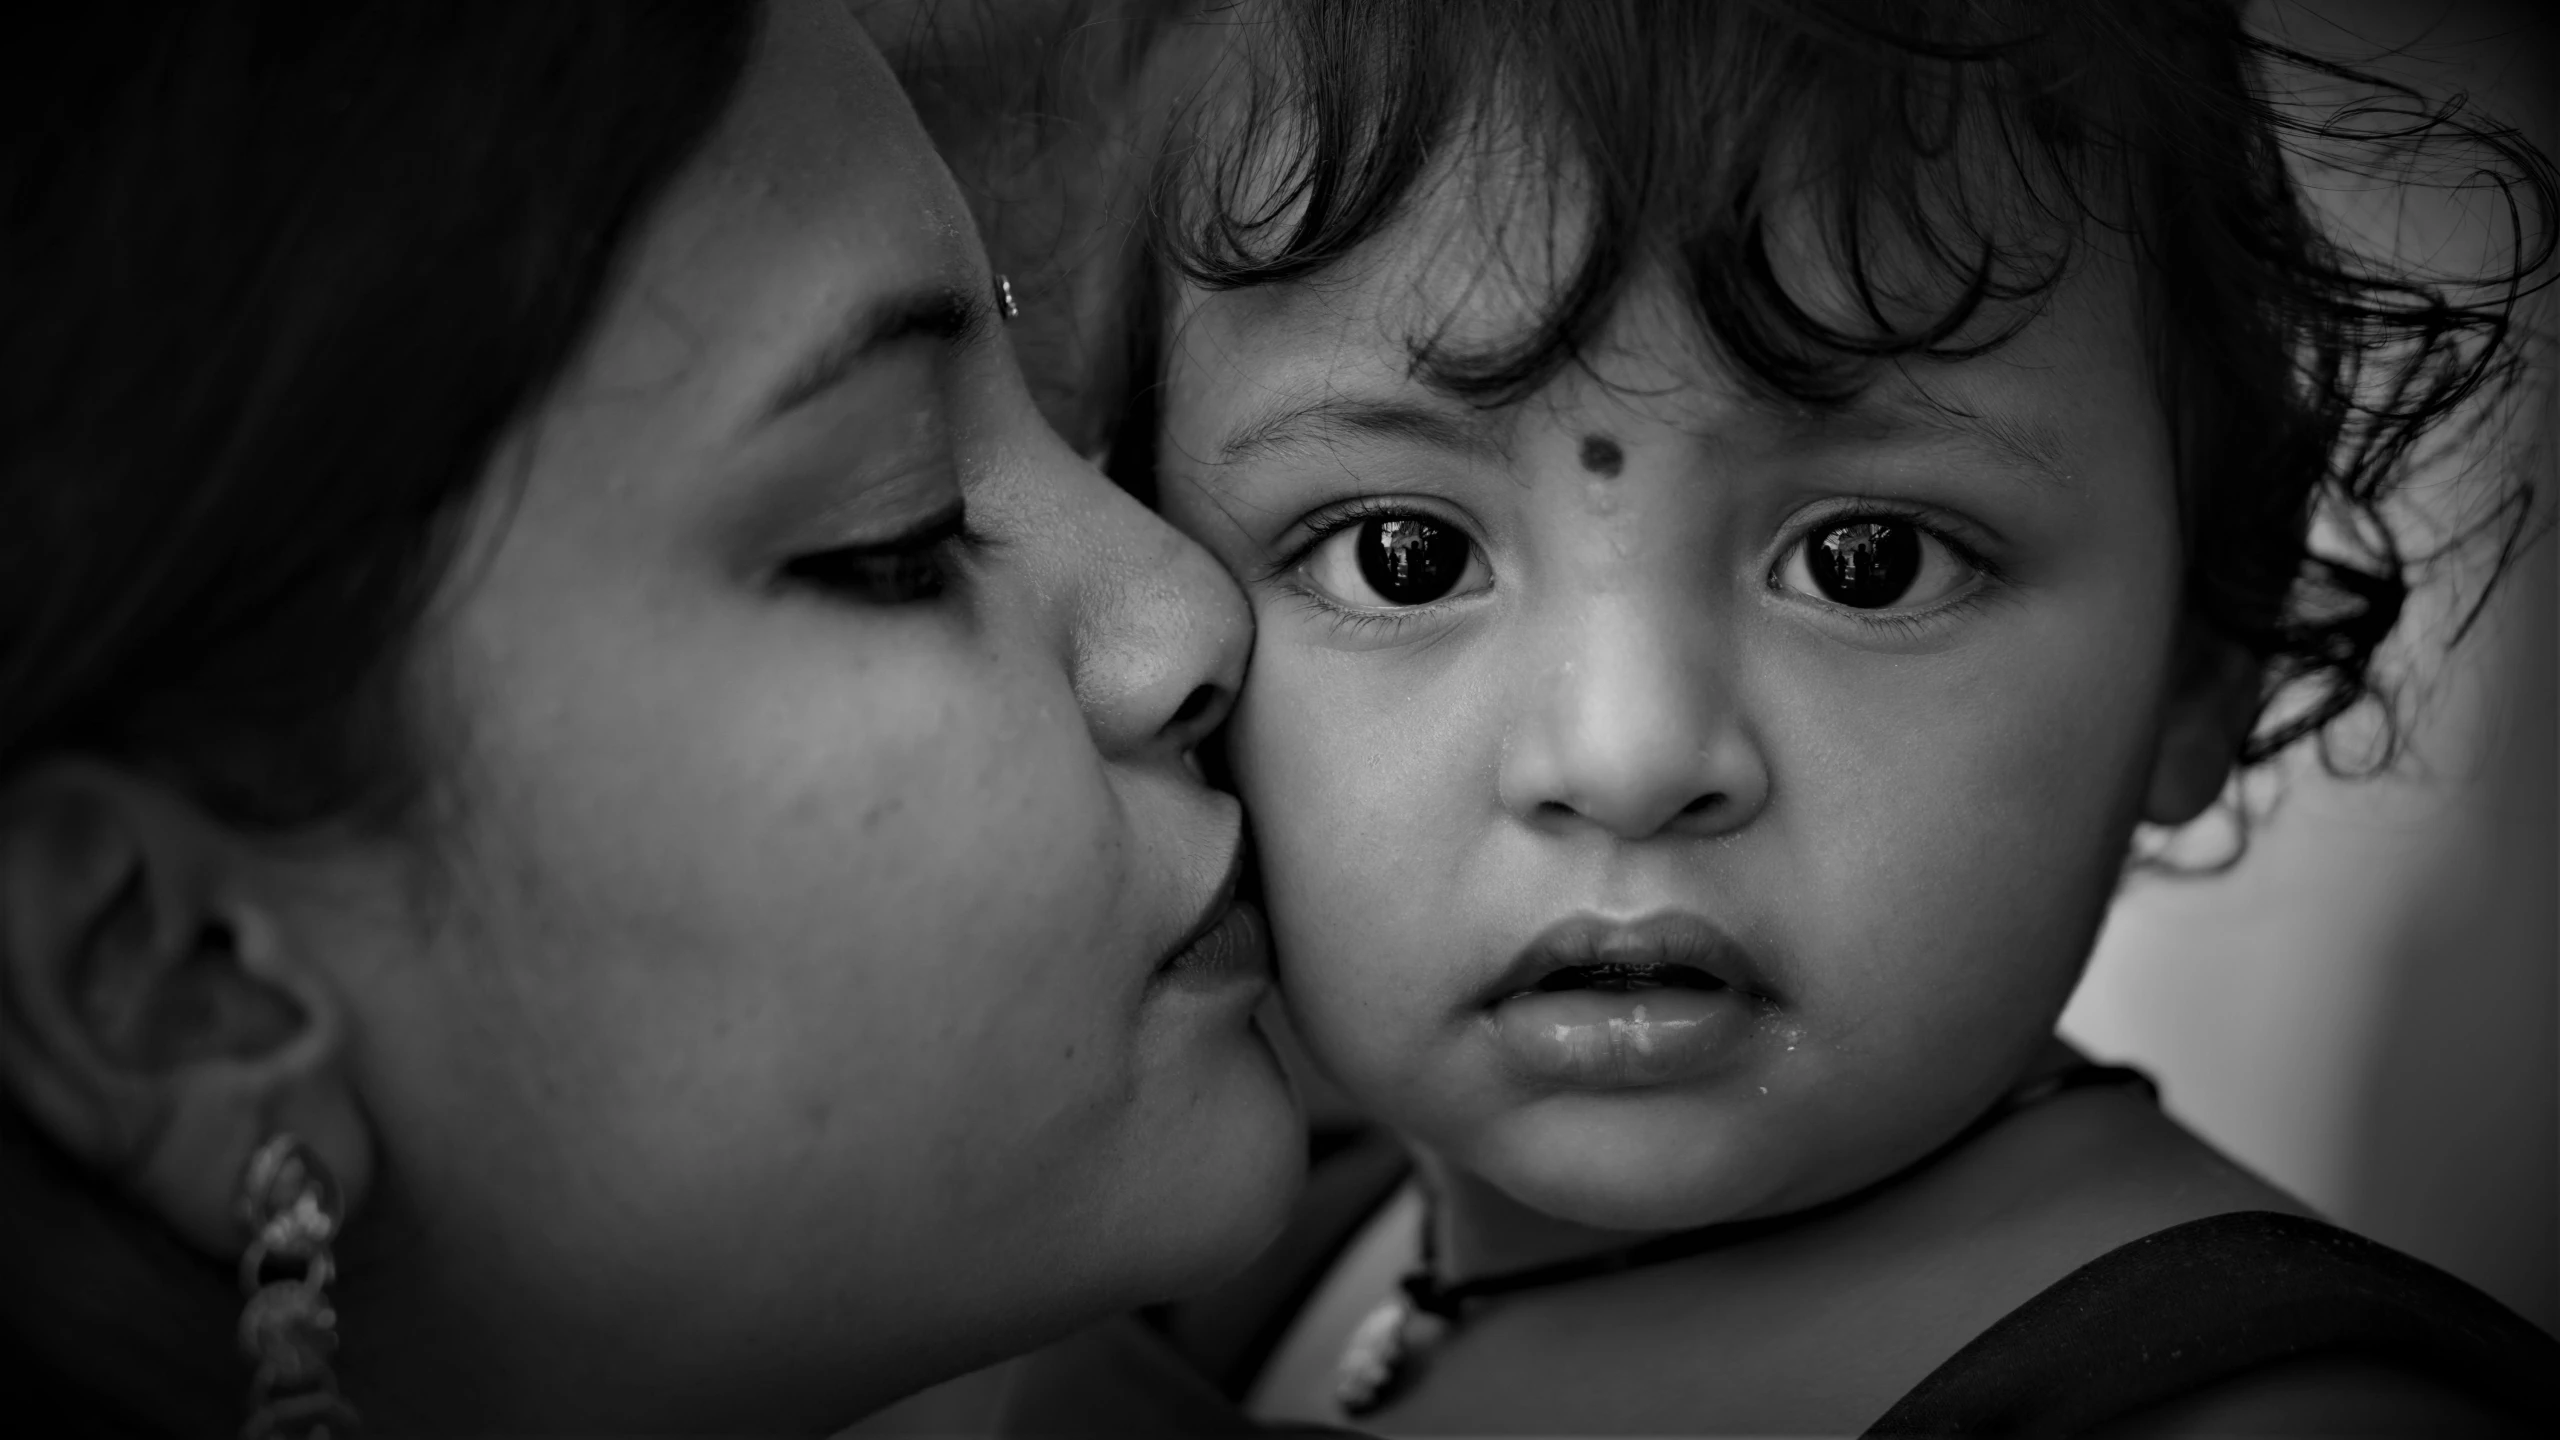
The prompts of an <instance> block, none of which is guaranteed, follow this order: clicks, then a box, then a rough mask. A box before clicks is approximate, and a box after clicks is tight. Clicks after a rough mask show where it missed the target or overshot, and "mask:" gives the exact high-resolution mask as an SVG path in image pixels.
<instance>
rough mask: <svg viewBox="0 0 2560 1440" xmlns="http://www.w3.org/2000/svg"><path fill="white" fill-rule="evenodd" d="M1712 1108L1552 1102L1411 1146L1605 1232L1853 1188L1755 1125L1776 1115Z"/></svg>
mask: <svg viewBox="0 0 2560 1440" xmlns="http://www.w3.org/2000/svg"><path fill="white" fill-rule="evenodd" d="M1727 1103H1728V1104H1729V1103H1730V1102H1727ZM1723 1108H1724V1107H1723V1106H1722V1105H1719V1104H1718V1103H1717V1102H1716V1101H1714V1100H1707V1099H1704V1098H1703V1097H1700V1096H1698V1095H1695V1094H1688V1093H1683V1092H1681V1091H1679V1090H1673V1089H1665V1090H1661V1091H1652V1092H1643V1093H1634V1094H1631V1093H1627V1092H1623V1091H1622V1092H1616V1093H1610V1094H1599V1095H1591V1094H1564V1095H1553V1096H1547V1097H1544V1098H1541V1099H1538V1100H1535V1101H1531V1102H1529V1103H1527V1104H1523V1105H1520V1106H1517V1107H1514V1108H1512V1109H1510V1110H1507V1111H1505V1112H1503V1113H1502V1114H1500V1115H1498V1116H1494V1117H1490V1118H1488V1119H1486V1120H1484V1121H1482V1122H1480V1123H1478V1124H1476V1125H1473V1126H1471V1127H1469V1128H1468V1129H1467V1131H1466V1132H1465V1133H1463V1134H1445V1133H1444V1134H1441V1135H1437V1136H1434V1135H1419V1134H1418V1135H1417V1136H1416V1138H1417V1139H1418V1140H1420V1141H1421V1142H1422V1143H1423V1144H1424V1145H1426V1146H1428V1147H1429V1148H1430V1149H1432V1150H1433V1151H1435V1152H1436V1153H1438V1154H1439V1155H1441V1156H1443V1157H1445V1158H1446V1159H1447V1160H1448V1161H1449V1162H1450V1163H1452V1164H1454V1165H1456V1166H1457V1167H1459V1168H1461V1169H1463V1170H1465V1171H1467V1172H1469V1173H1471V1174H1473V1175H1474V1176H1475V1177H1477V1178H1478V1179H1481V1180H1482V1181H1484V1182H1485V1183H1487V1184H1489V1185H1491V1186H1493V1187H1494V1188H1495V1189H1497V1190H1500V1191H1501V1192H1502V1193H1504V1194H1505V1195H1507V1196H1509V1197H1510V1198H1511V1199H1512V1200H1514V1201H1516V1202H1518V1203H1519V1204H1521V1205H1524V1206H1526V1207H1528V1208H1529V1209H1531V1210H1535V1211H1538V1212H1540V1213H1541V1214H1545V1215H1548V1216H1552V1217H1553V1218H1555V1219H1558V1220H1563V1221H1567V1222H1570V1223H1572V1224H1575V1225H1585V1226H1590V1227H1593V1228H1597V1229H1605V1230H1646V1231H1658V1230H1686V1229H1691V1228H1694V1227H1696V1226H1700V1225H1712V1224H1717V1223H1720V1222H1723V1221H1727V1220H1742V1219H1749V1218H1753V1217H1756V1216H1761V1215H1771V1214H1783V1213H1785V1212H1787V1211H1790V1210H1796V1209H1801V1208H1803V1207H1804V1206H1807V1205H1812V1204H1818V1203H1820V1202H1821V1201H1823V1200H1826V1199H1829V1198H1831V1197H1832V1196H1833V1195H1834V1194H1842V1193H1846V1192H1847V1191H1849V1190H1851V1189H1854V1188H1856V1187H1857V1184H1858V1183H1859V1181H1858V1179H1857V1177H1852V1176H1833V1175H1829V1174H1827V1173H1825V1172H1826V1171H1827V1170H1828V1169H1829V1168H1830V1167H1829V1166H1826V1165H1824V1164H1822V1163H1821V1162H1820V1161H1819V1160H1818V1159H1817V1158H1816V1157H1813V1156H1809V1155H1806V1154H1804V1153H1802V1151H1801V1149H1800V1147H1799V1146H1798V1145H1797V1144H1794V1143H1791V1142H1790V1140H1789V1137H1787V1136H1786V1135H1785V1134H1784V1133H1783V1128H1782V1127H1780V1126H1773V1125H1770V1124H1767V1123H1766V1120H1767V1119H1774V1118H1776V1117H1774V1116H1772V1117H1761V1116H1756V1115H1748V1114H1745V1115H1735V1114H1732V1113H1730V1112H1729V1111H1727V1112H1726V1113H1721V1114H1719V1113H1716V1112H1717V1111H1719V1110H1722V1109H1723Z"/></svg>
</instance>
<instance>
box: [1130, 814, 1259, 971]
mask: <svg viewBox="0 0 2560 1440" xmlns="http://www.w3.org/2000/svg"><path fill="white" fill-rule="evenodd" d="M1244 863H1245V855H1244V839H1243V837H1242V836H1241V835H1239V836H1238V837H1237V839H1236V844H1235V848H1234V849H1233V850H1231V851H1230V852H1228V855H1227V871H1226V873H1225V874H1224V875H1222V876H1220V877H1219V878H1218V888H1217V889H1216V890H1214V891H1211V892H1210V895H1209V900H1208V903H1207V904H1205V905H1202V906H1201V907H1200V913H1199V914H1198V916H1196V917H1195V918H1194V919H1193V920H1192V922H1191V924H1190V926H1189V927H1188V928H1186V929H1185V930H1184V931H1183V932H1182V938H1181V939H1179V940H1176V941H1175V942H1173V945H1172V947H1171V948H1170V949H1168V950H1166V951H1165V954H1164V958H1163V959H1161V960H1158V961H1157V962H1156V964H1155V969H1154V970H1153V971H1152V972H1151V973H1153V974H1157V975H1161V974H1163V973H1164V972H1165V971H1167V970H1170V969H1172V968H1173V967H1174V965H1175V964H1176V963H1177V962H1179V961H1181V960H1182V959H1183V957H1185V956H1187V955H1189V954H1190V953H1191V951H1192V949H1193V948H1194V947H1196V946H1198V945H1199V944H1200V943H1201V942H1202V941H1203V940H1204V939H1206V938H1207V937H1208V935H1209V933H1210V932H1211V931H1213V930H1216V929H1217V928H1218V927H1219V926H1221V925H1223V924H1225V923H1226V922H1227V920H1228V917H1229V915H1230V913H1231V912H1232V911H1234V909H1235V908H1236V887H1237V886H1238V885H1240V884H1242V883H1243V882H1244ZM1266 948H1267V947H1266Z"/></svg>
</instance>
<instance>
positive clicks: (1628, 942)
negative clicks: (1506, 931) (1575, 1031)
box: [1483, 910, 1765, 1006]
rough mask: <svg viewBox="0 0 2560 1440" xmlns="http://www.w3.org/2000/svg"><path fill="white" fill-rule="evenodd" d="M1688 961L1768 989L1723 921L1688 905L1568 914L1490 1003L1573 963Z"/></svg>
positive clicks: (1496, 987)
mask: <svg viewBox="0 0 2560 1440" xmlns="http://www.w3.org/2000/svg"><path fill="white" fill-rule="evenodd" d="M1592 965H1686V966H1690V967H1692V968H1694V969H1698V970H1703V971H1705V972H1706V973H1707V974H1708V975H1710V976H1712V977H1713V978H1714V979H1715V980H1716V981H1718V982H1719V983H1721V984H1723V985H1724V986H1725V987H1727V988H1728V989H1732V990H1736V991H1740V992H1742V993H1744V994H1746V995H1752V996H1755V997H1756V996H1760V995H1762V994H1764V993H1765V991H1764V989H1763V985H1762V977H1761V973H1760V966H1759V964H1758V962H1757V961H1755V960H1754V959H1753V958H1752V955H1751V952H1750V951H1748V950H1746V949H1744V948H1743V946H1742V944H1741V942H1740V941H1737V940H1735V939H1734V938H1733V937H1732V936H1731V935H1729V934H1727V933H1725V930H1724V928H1723V927H1722V926H1720V925H1717V924H1716V923H1715V922H1714V921H1712V920H1709V919H1708V918H1706V917H1705V916H1703V915H1698V914H1694V913H1692V912H1690V911H1686V910H1656V911H1653V912H1652V913H1650V914H1646V915H1639V916H1636V917H1634V918H1632V919H1613V918H1611V917H1609V916H1606V915H1597V914H1581V915H1572V916H1567V917H1566V918H1564V919H1562V920H1559V921H1557V922H1556V923H1555V924H1553V925H1550V926H1548V927H1547V928H1546V929H1544V930H1542V931H1540V932H1539V933H1538V936H1537V938H1536V939H1534V940H1531V941H1530V942H1529V943H1528V944H1527V945H1524V946H1522V947H1521V949H1520V953H1519V954H1518V955H1517V956H1515V957H1514V958H1513V959H1512V961H1511V964H1510V965H1509V966H1508V967H1506V968H1505V969H1504V970H1503V972H1502V973H1501V975H1499V976H1498V977H1496V978H1495V979H1494V981H1493V983H1492V984H1491V985H1489V986H1487V987H1486V990H1485V994H1484V997H1483V1003H1484V1004H1485V1005H1487V1006H1492V1005H1497V1004H1500V1003H1501V1002H1502V1001H1504V1000H1507V999H1509V998H1510V997H1512V996H1514V995H1517V994H1519V993H1521V992H1522V991H1524V990H1535V989H1537V988H1538V982H1539V980H1541V979H1543V978H1544V977H1546V976H1547V975H1550V974H1552V973H1554V972H1555V971H1557V970H1560V969H1563V968H1565V967H1567V966H1592Z"/></svg>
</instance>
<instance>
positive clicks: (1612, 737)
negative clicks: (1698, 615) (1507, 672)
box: [1499, 596, 1769, 840]
mask: <svg viewBox="0 0 2560 1440" xmlns="http://www.w3.org/2000/svg"><path fill="white" fill-rule="evenodd" d="M1638 600H1639V597H1632V596H1631V597H1624V601H1623V602H1622V603H1620V604H1617V605H1611V606H1606V607H1601V608H1604V609H1606V610H1608V611H1610V612H1615V613H1608V614H1595V615H1591V616H1587V617H1586V623H1584V624H1579V625H1576V626H1574V627H1572V629H1571V631H1570V632H1569V633H1566V634H1562V635H1559V636H1558V637H1557V643H1556V644H1555V646H1554V648H1553V650H1552V652H1551V654H1552V658H1551V659H1549V660H1548V662H1547V663H1545V664H1544V665H1542V666H1539V667H1537V673H1536V678H1534V679H1533V680H1532V681H1531V682H1530V683H1529V684H1528V685H1527V686H1526V687H1524V691H1523V693H1522V697H1521V705H1520V709H1519V713H1518V714H1517V716H1516V718H1515V720H1514V722H1513V725H1512V728H1511V732H1510V734H1509V736H1508V737H1507V743H1506V744H1505V746H1504V750H1503V756H1502V764H1501V770H1500V780H1499V783H1500V787H1501V799H1502V803H1503V805H1504V807H1505V808H1507V809H1508V810H1510V811H1511V812H1512V813H1513V814H1514V815H1517V816H1519V817H1520V818H1521V819H1523V820H1526V821H1529V822H1530V823H1532V824H1537V825H1548V826H1558V825H1561V826H1570V825H1576V824H1583V825H1591V826H1596V827H1598V828H1600V829H1601V830H1604V831H1606V832H1608V833H1609V834H1611V835H1614V836H1616V837H1618V838H1620V839H1623V840H1642V839H1647V838H1649V837H1652V836H1655V835H1661V834H1676V835H1718V834H1727V833H1730V832H1732V831H1734V830H1737V829H1740V828H1741V827H1742V826H1744V825H1747V824H1749V823H1750V821H1751V819H1752V817H1754V816H1756V815H1758V814H1759V813H1760V811H1761V809H1762V807H1764V806H1765V805H1766V804H1767V803H1768V798H1769V770H1768V765H1767V762H1766V758H1765V756H1764V755H1763V754H1762V752H1761V748H1760V746H1759V744H1758V742H1757V740H1756V739H1755V738H1754V736H1753V734H1752V732H1751V728H1750V726H1749V724H1748V723H1747V720H1746V717H1745V716H1744V714H1743V713H1742V710H1741V707H1740V706H1739V705H1738V704H1737V703H1736V693H1735V692H1736V688H1737V687H1736V685H1735V682H1734V677H1732V676H1731V675H1729V674H1728V673H1726V671H1725V668H1724V667H1723V666H1722V665H1721V664H1720V663H1719V662H1718V659H1717V657H1715V656H1712V655H1706V654H1700V653H1697V639H1698V637H1696V636H1694V635H1692V636H1687V637H1681V636H1675V635H1673V634H1672V633H1670V631H1671V629H1672V628H1673V627H1667V626H1664V625H1661V624H1653V623H1645V620H1644V618H1643V617H1642V616H1640V615H1636V614H1631V613H1624V612H1627V611H1631V610H1633V609H1635V608H1636V603H1635V602H1637V601H1638ZM1684 641H1685V643H1684Z"/></svg>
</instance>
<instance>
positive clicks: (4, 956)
mask: <svg viewBox="0 0 2560 1440" xmlns="http://www.w3.org/2000/svg"><path fill="white" fill-rule="evenodd" d="M279 883H283V882H282V881H281V880H280V878H279V871H278V870H277V868H276V867H274V866H273V865H272V864H271V863H262V861H261V857H260V855H259V852H258V850H257V848H256V847H255V846H254V845H253V844H252V843H251V841H250V839H249V837H247V836H244V835H241V834H239V833H237V832H235V831H233V830H232V829H230V828H229V827H227V826H224V825H222V824H221V823H219V822H217V821H215V820H214V819H212V818H211V817H209V816H207V815H206V814H205V813H204V812H203V811H202V810H201V809H200V808H199V807H198V806H196V805H195V804H194V803H193V802H192V801H190V800H189V799H187V798H186V797H184V796H182V795H180V794H178V793H177V792H175V791H174V790H172V789H171V788H169V787H167V786H165V785H163V784H161V783H159V782H157V781H155V780H152V779H149V778H146V777H144V776H141V775H137V774H134V773H132V772H129V771H126V770H123V769H121V768H118V767H115V766H111V765H104V764H98V763H93V762H89V761H79V760H59V761H45V762H41V763H39V764H38V765H36V766H34V767H32V768H31V769H28V770H26V771H23V772H21V773H19V774H18V775H16V776H13V777H11V778H10V779H9V780H8V782H7V783H6V785H5V786H0V1084H5V1085H6V1086H7V1087H8V1089H9V1091H10V1096H11V1098H12V1099H14V1101H15V1102H16V1103H17V1104H18V1105H19V1106H20V1107H21V1108H22V1109H23V1110H24V1111H25V1113H26V1114H27V1115H28V1116H29V1117H30V1118H31V1119H32V1120H34V1122H35V1123H36V1124H37V1126H38V1127H40V1128H41V1129H43V1130H44V1131H45V1132H46V1133H47V1134H48V1135H50V1136H51V1137H52V1138H53V1140H54V1141H55V1142H56V1143H57V1144H59V1145H60V1146H62V1148H63V1149H64V1150H66V1151H68V1152H69V1153H70V1154H71V1155H73V1156H74V1157H76V1158H77V1159H79V1160H81V1161H83V1162H84V1163H86V1164H88V1165H89V1166H91V1167H93V1168H95V1169H97V1170H99V1171H101V1172H104V1173H105V1174H107V1175H109V1176H111V1177H113V1178H114V1179H115V1180H117V1181H118V1182H119V1183H121V1184H122V1185H123V1186H124V1187H125V1188H126V1189H127V1190H129V1191H131V1192H132V1193H133V1194H134V1196H135V1197H136V1198H137V1199H139V1200H141V1201H142V1202H143V1203H144V1204H145V1205H147V1206H148V1207H150V1208H151V1209H152V1210H153V1211H155V1212H156V1213H158V1214H159V1215H160V1216H161V1218H162V1219H163V1220H165V1221H167V1222H168V1223H169V1224H170V1225H171V1226H172V1227H173V1228H174V1229H175V1230H176V1231H177V1232H178V1233H179V1234H180V1235H182V1236H184V1237H186V1238H187V1239H188V1240H189V1241H191V1242H193V1243H194V1244H195V1245H197V1246H198V1247H200V1248H202V1249H205V1250H207V1251H210V1252H212V1253H215V1254H221V1255H228V1254H230V1253H232V1252H234V1251H236V1250H237V1249H238V1247H239V1244H240V1241H241V1236H240V1235H239V1233H238V1221H237V1220H236V1219H235V1218H234V1215H233V1204H234V1198H235V1191H236V1189H237V1186H238V1182H239V1177H240V1174H241V1170H242V1167H243V1166H244V1165H245V1164H246V1163H247V1160H248V1157H249V1155H250V1153H251V1151H252V1150H254V1149H255V1148H256V1147H257V1146H258V1144H259V1143H260V1142H261V1141H263V1140H265V1139H266V1138H267V1137H268V1136H270V1135H272V1134H274V1133H276V1132H277V1131H280V1130H289V1131H292V1132H293V1133H294V1134H296V1135H299V1136H300V1137H301V1138H302V1139H303V1140H305V1141H306V1142H308V1143H309V1144H311V1145H312V1147H313V1148H314V1149H316V1150H317V1151H319V1153H320V1155H321V1158H322V1159H323V1161H324V1162H325V1163H327V1164H328V1165H329V1167H330V1169H331V1170H332V1171H333V1172H334V1174H335V1175H336V1177H337V1179H338V1181H339V1184H340V1187H341V1190H342V1192H343V1193H344V1194H345V1196H346V1200H347V1203H348V1205H349V1206H350V1208H352V1206H353V1204H354V1202H355V1199H356V1196H357V1194H358V1192H360V1190H361V1189H362V1188H363V1185H364V1181H365V1178H366V1176H367V1174H368V1172H369V1171H370V1168H371V1167H370V1159H371V1153H370V1151H371V1147H370V1136H369V1134H368V1132H367V1131H366V1129H365V1126H364V1123H363V1121H362V1119H361V1115H360V1111H359V1109H358V1107H357V1104H356V1101H355V1097H354V1095H353V1093H352V1091H351V1089H350V1088H349V1087H348V1085H347V1083H346V1081H345V1080H344V1078H343V1072H344V1066H343V1065H342V1064H341V1061H342V1060H343V1058H344V1050H345V1043H346V1042H345V1036H346V1022H345V1010H344V1008H343V1007H342V1006H341V1005H340V1004H339V1002H338V999H337V997H336V995H335V993H334V991H333V989H332V988H331V987H330V986H329V985H328V984H327V983H326V980H325V977H324V976H323V974H322V973H321V970H320V968H319V967H317V966H315V965H313V964H312V963H310V962H311V958H312V957H310V956H308V955H307V954H303V953H301V952H299V951H298V950H297V948H296V945H295V942H294V938H293V936H292V935H291V934H289V933H288V929H287V927H286V925H285V924H283V923H282V919H281V917H282V913H283V912H282V910H281V909H280V907H279V906H278V905H277V904H275V903H272V902H273V901H275V899H276V898H277V897H276V896H275V895H273V894H272V893H269V892H268V891H267V890H266V889H265V888H264V887H268V886H272V885H275V884H279Z"/></svg>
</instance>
